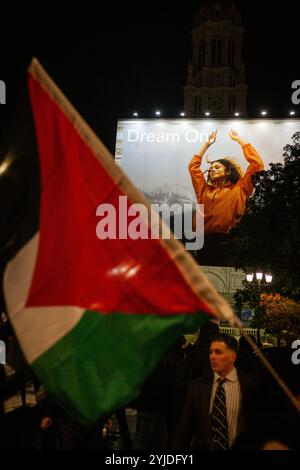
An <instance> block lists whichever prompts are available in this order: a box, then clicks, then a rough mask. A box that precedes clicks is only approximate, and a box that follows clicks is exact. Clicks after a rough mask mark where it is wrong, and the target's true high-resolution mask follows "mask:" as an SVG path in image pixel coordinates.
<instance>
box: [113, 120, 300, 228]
mask: <svg viewBox="0 0 300 470" xmlns="http://www.w3.org/2000/svg"><path fill="white" fill-rule="evenodd" d="M297 131H300V120H298V119H289V120H271V119H263V118H261V119H251V120H250V119H249V120H247V119H242V120H241V119H234V120H232V119H224V120H218V119H193V120H189V119H181V120H179V119H170V120H164V119H147V120H142V119H131V120H123V121H119V123H118V131H117V143H116V161H117V162H118V163H119V164H120V165H121V166H122V168H123V170H124V171H125V172H126V173H127V175H128V176H129V177H130V179H131V180H132V181H133V183H134V184H135V185H136V186H137V187H138V188H139V189H140V191H141V192H142V193H143V194H144V195H145V196H146V198H147V199H148V200H149V201H150V203H152V204H166V205H168V206H174V205H175V204H176V205H177V206H176V207H177V208H176V210H177V212H178V216H180V213H182V212H183V211H184V210H185V209H184V208H185V207H189V206H191V207H195V206H196V203H198V204H202V205H203V208H204V210H203V212H204V227H205V228H204V230H205V235H206V236H207V235H211V234H216V235H222V234H228V233H229V232H230V230H231V229H232V227H234V226H235V225H236V224H237V223H238V221H239V220H240V218H241V216H242V215H243V213H244V211H245V208H246V204H247V201H248V199H249V197H250V196H251V194H252V192H253V185H252V176H253V174H255V173H256V172H259V171H261V170H263V169H266V170H267V169H268V168H269V165H270V163H279V162H281V163H282V162H283V148H284V147H285V145H287V144H290V143H292V136H293V134H294V133H295V132H297Z"/></svg>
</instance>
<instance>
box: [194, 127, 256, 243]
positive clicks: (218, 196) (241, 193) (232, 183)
mask: <svg viewBox="0 0 300 470" xmlns="http://www.w3.org/2000/svg"><path fill="white" fill-rule="evenodd" d="M229 137H230V138H231V139H232V140H234V141H235V142H237V143H238V144H240V146H241V147H242V149H243V153H244V155H245V158H246V160H247V161H248V162H249V166H248V168H247V171H246V173H245V174H244V175H243V172H242V170H241V169H240V167H239V166H238V165H237V164H236V163H234V161H233V160H231V159H230V158H222V159H219V160H216V161H214V162H212V163H210V168H209V170H208V177H207V181H206V179H205V177H204V174H203V172H202V171H201V169H200V165H201V162H202V158H203V156H204V154H205V153H206V151H207V149H208V148H209V147H210V146H211V145H212V144H214V143H215V141H216V139H217V131H215V132H213V133H212V134H211V135H210V136H209V140H208V142H206V143H205V144H204V146H203V147H202V149H201V150H200V152H199V153H198V154H196V155H195V156H194V157H193V158H192V160H191V162H190V164H189V171H190V175H191V178H192V183H193V186H194V190H195V193H196V196H197V202H198V204H203V205H204V232H205V233H206V234H210V233H229V232H230V230H231V229H232V228H233V227H234V226H235V225H236V224H237V223H238V222H239V221H240V219H241V217H242V215H243V214H244V212H245V209H246V204H247V201H248V199H249V197H250V196H251V194H252V192H253V189H254V188H253V184H252V181H251V177H252V175H253V174H254V173H256V172H259V171H262V170H264V163H263V161H262V159H261V158H260V156H259V154H258V153H257V151H256V150H255V149H254V148H253V147H252V145H251V144H249V143H246V142H244V141H243V140H242V139H241V138H240V136H239V135H238V133H237V132H235V131H233V130H231V131H230V132H229Z"/></svg>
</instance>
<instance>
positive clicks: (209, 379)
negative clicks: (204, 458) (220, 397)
mask: <svg viewBox="0 0 300 470" xmlns="http://www.w3.org/2000/svg"><path fill="white" fill-rule="evenodd" d="M237 373H238V380H239V383H240V387H241V407H240V413H239V417H238V433H241V432H243V431H244V430H245V429H246V427H247V425H248V424H249V421H250V417H253V413H254V411H255V407H256V404H257V399H256V398H257V396H258V392H259V390H258V385H259V384H258V382H257V378H256V377H254V376H251V375H248V374H245V373H244V372H242V371H240V370H237ZM212 387H213V374H209V375H205V376H203V377H200V378H197V379H195V380H193V381H192V382H191V384H190V386H189V390H188V393H187V396H186V400H185V405H184V408H183V412H182V415H181V419H180V422H179V425H178V428H177V432H176V435H175V439H174V445H173V447H174V449H195V450H196V449H203V450H204V449H208V446H209V441H210V416H209V410H210V400H211V393H212Z"/></svg>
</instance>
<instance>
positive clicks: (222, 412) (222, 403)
mask: <svg viewBox="0 0 300 470" xmlns="http://www.w3.org/2000/svg"><path fill="white" fill-rule="evenodd" d="M225 381H226V379H224V380H221V379H219V385H218V388H217V390H216V395H215V401H214V405H213V409H212V412H211V440H210V449H211V450H228V449H229V437H228V422H227V413H226V395H225V390H224V387H223V384H224V382H225Z"/></svg>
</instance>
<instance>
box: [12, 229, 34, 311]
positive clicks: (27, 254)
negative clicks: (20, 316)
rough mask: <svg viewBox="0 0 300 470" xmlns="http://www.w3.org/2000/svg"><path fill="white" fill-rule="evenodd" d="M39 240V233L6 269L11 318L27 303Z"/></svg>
mask: <svg viewBox="0 0 300 470" xmlns="http://www.w3.org/2000/svg"><path fill="white" fill-rule="evenodd" d="M39 240H40V235H39V233H37V234H36V235H35V236H34V237H33V238H32V239H31V240H30V241H29V242H28V243H27V244H26V245H24V246H23V247H22V248H21V249H20V250H19V251H18V253H17V254H16V256H15V257H14V258H13V259H12V261H10V262H9V263H8V264H7V267H6V269H5V272H4V279H3V287H4V295H5V302H6V308H7V311H8V314H9V317H10V318H11V319H13V317H14V315H15V314H16V313H17V312H20V311H21V310H23V309H24V307H25V305H26V302H27V299H28V294H29V291H30V287H31V282H32V277H33V273H34V269H35V264H36V258H37V253H38V248H39Z"/></svg>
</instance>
